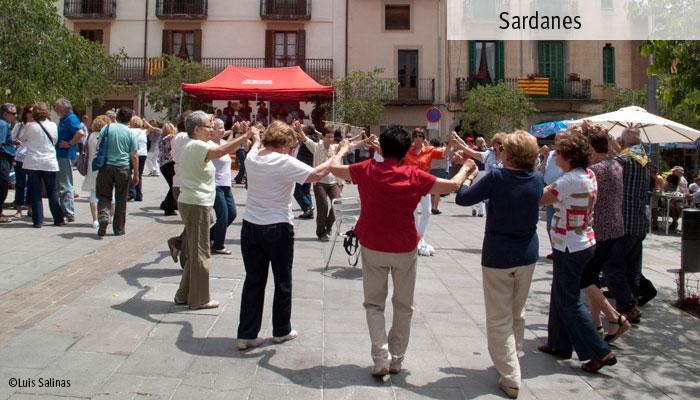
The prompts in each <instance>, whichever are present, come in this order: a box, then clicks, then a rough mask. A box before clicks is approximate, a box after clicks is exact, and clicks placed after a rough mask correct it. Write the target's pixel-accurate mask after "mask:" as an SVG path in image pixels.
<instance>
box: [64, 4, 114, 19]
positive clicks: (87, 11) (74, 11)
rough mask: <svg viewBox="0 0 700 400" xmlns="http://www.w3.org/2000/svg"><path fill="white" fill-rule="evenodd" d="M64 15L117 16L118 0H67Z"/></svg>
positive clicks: (73, 16)
mask: <svg viewBox="0 0 700 400" xmlns="http://www.w3.org/2000/svg"><path fill="white" fill-rule="evenodd" d="M63 16H65V17H66V18H70V19H109V18H115V17H116V16H117V0H65V1H64V2H63Z"/></svg>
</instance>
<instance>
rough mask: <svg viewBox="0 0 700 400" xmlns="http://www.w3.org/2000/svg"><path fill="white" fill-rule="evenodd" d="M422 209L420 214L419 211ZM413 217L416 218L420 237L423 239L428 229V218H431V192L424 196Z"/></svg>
mask: <svg viewBox="0 0 700 400" xmlns="http://www.w3.org/2000/svg"><path fill="white" fill-rule="evenodd" d="M418 210H420V214H419V213H418ZM413 217H414V218H415V220H416V229H417V230H418V234H419V235H420V238H421V239H423V237H424V236H425V230H426V229H428V220H429V219H430V194H427V195H425V196H423V197H422V198H421V199H420V202H419V203H418V207H416V211H415V212H414V213H413Z"/></svg>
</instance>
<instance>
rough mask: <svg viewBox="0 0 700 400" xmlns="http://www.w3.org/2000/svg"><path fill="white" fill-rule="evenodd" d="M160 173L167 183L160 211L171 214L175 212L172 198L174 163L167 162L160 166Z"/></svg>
mask: <svg viewBox="0 0 700 400" xmlns="http://www.w3.org/2000/svg"><path fill="white" fill-rule="evenodd" d="M160 173H161V174H162V175H163V178H165V181H166V182H168V194H166V195H165V199H163V201H162V202H161V203H160V209H161V210H163V211H165V212H172V211H175V210H177V202H176V201H175V197H173V177H174V176H175V163H174V162H169V163H167V164H163V165H161V166H160Z"/></svg>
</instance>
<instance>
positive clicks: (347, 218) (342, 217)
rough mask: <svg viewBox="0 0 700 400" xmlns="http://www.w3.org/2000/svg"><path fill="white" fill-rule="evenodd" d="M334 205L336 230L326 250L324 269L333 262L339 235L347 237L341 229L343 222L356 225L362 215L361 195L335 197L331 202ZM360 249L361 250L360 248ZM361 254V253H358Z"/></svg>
mask: <svg viewBox="0 0 700 400" xmlns="http://www.w3.org/2000/svg"><path fill="white" fill-rule="evenodd" d="M331 206H332V207H333V212H334V213H335V232H334V233H333V234H332V235H331V236H332V238H331V241H330V242H329V243H330V248H329V249H327V250H326V251H325V253H326V266H325V268H324V269H328V265H329V264H330V263H331V258H332V257H333V249H334V248H335V245H336V243H337V242H338V237H342V238H343V239H344V238H345V232H343V230H342V229H341V226H342V225H343V223H347V222H350V223H352V224H353V226H355V223H356V222H357V220H358V218H359V217H360V198H359V197H341V198H338V199H333V202H332V204H331ZM358 251H360V250H359V249H358ZM358 256H359V255H358Z"/></svg>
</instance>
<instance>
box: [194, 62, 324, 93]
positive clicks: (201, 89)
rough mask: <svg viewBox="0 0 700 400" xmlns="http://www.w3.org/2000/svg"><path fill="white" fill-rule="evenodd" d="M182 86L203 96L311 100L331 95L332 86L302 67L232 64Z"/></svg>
mask: <svg viewBox="0 0 700 400" xmlns="http://www.w3.org/2000/svg"><path fill="white" fill-rule="evenodd" d="M181 88H182V90H183V91H184V92H186V93H189V94H191V95H193V96H195V97H197V98H198V99H201V100H245V99H255V98H256V97H257V98H258V99H260V100H267V101H312V100H314V99H316V98H317V97H322V98H330V97H332V95H333V86H323V85H321V84H319V83H318V82H316V81H315V80H314V79H313V78H311V77H310V76H309V75H307V74H306V73H305V72H304V71H303V70H302V69H301V68H300V67H298V66H296V67H280V68H248V67H234V66H229V67H227V68H226V69H225V70H223V71H222V72H221V73H220V74H219V75H217V76H215V77H213V78H211V79H209V80H208V81H206V82H202V83H183V84H182V85H181Z"/></svg>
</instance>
